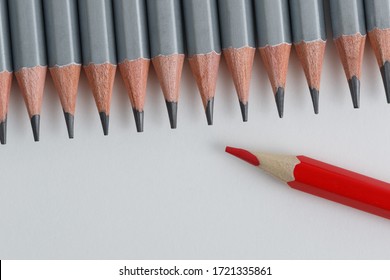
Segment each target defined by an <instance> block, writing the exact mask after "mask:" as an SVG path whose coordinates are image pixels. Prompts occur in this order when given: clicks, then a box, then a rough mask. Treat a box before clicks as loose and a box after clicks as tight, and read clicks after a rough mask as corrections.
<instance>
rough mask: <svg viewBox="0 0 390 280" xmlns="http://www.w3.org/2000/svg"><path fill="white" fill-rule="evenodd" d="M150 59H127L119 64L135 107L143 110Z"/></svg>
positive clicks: (140, 110)
mask: <svg viewBox="0 0 390 280" xmlns="http://www.w3.org/2000/svg"><path fill="white" fill-rule="evenodd" d="M149 66H150V59H145V58H140V59H135V60H125V61H124V62H122V63H120V64H119V71H120V73H121V76H122V79H123V81H124V83H125V86H126V89H127V93H128V95H129V98H130V102H131V105H132V107H133V109H135V110H137V111H139V112H143V111H144V104H145V97H146V86H147V80H148V75H149Z"/></svg>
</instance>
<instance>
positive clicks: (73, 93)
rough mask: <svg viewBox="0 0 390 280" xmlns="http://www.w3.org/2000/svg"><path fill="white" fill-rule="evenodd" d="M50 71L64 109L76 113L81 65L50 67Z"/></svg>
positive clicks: (66, 111)
mask: <svg viewBox="0 0 390 280" xmlns="http://www.w3.org/2000/svg"><path fill="white" fill-rule="evenodd" d="M49 71H50V74H51V76H52V78H53V82H54V86H55V88H56V90H57V92H58V95H59V97H60V100H61V105H62V109H63V110H64V112H65V113H69V114H72V115H74V114H75V110H76V99H77V91H78V85H79V80H80V72H81V65H79V64H71V65H66V66H55V67H51V68H49Z"/></svg>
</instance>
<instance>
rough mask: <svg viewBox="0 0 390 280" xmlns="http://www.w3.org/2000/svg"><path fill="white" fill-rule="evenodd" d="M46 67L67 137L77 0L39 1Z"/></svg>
mask: <svg viewBox="0 0 390 280" xmlns="http://www.w3.org/2000/svg"><path fill="white" fill-rule="evenodd" d="M43 10H44V15H45V27H46V43H47V55H48V61H49V70H50V74H51V76H52V78H53V81H54V85H55V87H56V90H57V92H58V94H59V97H60V100H61V105H62V109H63V111H64V116H65V121H66V126H67V129H68V136H69V138H73V136H74V114H75V110H76V96H77V89H78V84H79V79H80V70H81V62H82V60H81V48H80V35H79V19H78V8H77V0H43Z"/></svg>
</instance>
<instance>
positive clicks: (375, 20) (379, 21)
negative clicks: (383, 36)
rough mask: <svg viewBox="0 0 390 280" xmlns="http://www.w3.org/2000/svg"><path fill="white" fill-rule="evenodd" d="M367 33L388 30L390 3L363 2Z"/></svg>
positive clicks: (384, 0) (376, 0)
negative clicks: (376, 29)
mask: <svg viewBox="0 0 390 280" xmlns="http://www.w3.org/2000/svg"><path fill="white" fill-rule="evenodd" d="M364 5H365V12H366V23H367V31H372V30H373V29H375V28H379V29H387V28H390V1H389V0H365V1H364Z"/></svg>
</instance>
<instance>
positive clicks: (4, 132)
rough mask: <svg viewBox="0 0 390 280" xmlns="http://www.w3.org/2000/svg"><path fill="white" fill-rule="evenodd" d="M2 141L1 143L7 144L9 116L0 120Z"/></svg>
mask: <svg viewBox="0 0 390 280" xmlns="http://www.w3.org/2000/svg"><path fill="white" fill-rule="evenodd" d="M0 142H1V145H5V144H7V118H5V120H4V121H2V122H0Z"/></svg>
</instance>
